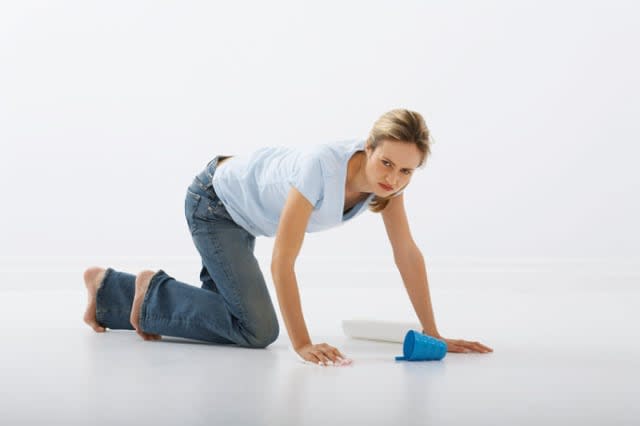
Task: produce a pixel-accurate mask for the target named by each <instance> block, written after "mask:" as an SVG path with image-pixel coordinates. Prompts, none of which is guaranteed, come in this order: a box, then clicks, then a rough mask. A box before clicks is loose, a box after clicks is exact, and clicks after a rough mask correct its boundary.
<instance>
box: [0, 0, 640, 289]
mask: <svg viewBox="0 0 640 426" xmlns="http://www.w3.org/2000/svg"><path fill="white" fill-rule="evenodd" d="M637 22H638V6H637V4H635V3H634V2H631V1H629V2H621V1H617V2H610V1H609V2H575V3H573V2H557V1H553V2H539V1H529V2H507V1H503V2H471V1H469V2H439V1H388V2H382V1H361V2H355V1H354V2H345V1H323V2H313V3H311V2H298V1H270V2H261V1H254V2H224V3H222V2H220V3H216V2H193V1H191V2H190V1H181V2H157V1H137V2H125V1H120V2H91V1H63V2H48V1H20V2H17V1H16V2H11V3H8V2H3V3H2V5H1V6H0V142H1V147H2V148H1V151H0V173H1V174H0V190H1V193H2V199H3V203H2V220H1V222H0V234H1V236H2V237H1V239H0V256H2V257H3V258H4V259H14V260H15V259H23V260H24V259H26V260H27V261H28V260H29V259H59V258H74V257H76V258H77V257H80V256H82V257H84V258H93V257H96V258H97V257H103V258H109V257H114V258H115V257H121V258H122V257H124V258H126V257H128V256H131V257H133V256H148V257H150V258H154V257H175V258H191V259H193V260H194V261H196V262H197V260H198V257H197V252H196V250H195V248H194V247H193V244H192V242H191V238H190V235H189V232H188V229H187V226H186V221H185V219H184V210H183V209H184V195H185V190H186V187H187V186H188V185H189V183H190V182H191V180H192V178H193V176H194V175H195V174H197V173H198V172H199V171H200V170H201V169H202V168H203V167H204V166H205V164H206V163H207V162H208V161H209V160H210V159H211V158H212V157H213V156H214V155H216V154H234V153H235V154H240V153H246V152H249V151H251V150H253V149H255V148H258V147H261V146H265V145H300V146H302V145H308V144H314V143H323V142H327V141H332V140H337V139H346V138H355V137H366V135H367V133H368V132H369V130H370V128H371V125H372V124H373V122H374V121H375V119H377V118H378V116H380V115H381V114H382V113H384V112H385V111H387V110H389V109H392V108H396V107H404V108H409V109H414V110H417V111H419V112H421V113H422V114H423V115H424V117H425V118H426V120H427V124H428V125H429V127H430V129H431V131H432V134H433V137H434V138H435V140H436V143H435V144H434V146H433V148H432V152H433V155H432V156H431V158H430V159H429V160H428V162H427V166H426V168H425V169H423V170H420V171H418V173H417V174H416V175H415V177H414V180H413V182H412V183H411V185H410V187H409V189H408V190H407V191H406V200H407V201H406V202H407V208H408V213H409V216H410V223H411V227H412V231H413V234H414V237H415V240H416V241H417V242H418V244H419V246H420V248H421V249H422V251H423V252H424V254H425V256H427V257H428V258H429V257H434V258H438V257H443V258H444V257H450V258H468V257H470V258H489V259H492V258H496V259H525V258H526V259H529V258H544V259H554V260H560V261H562V260H563V259H576V258H580V259H585V258H586V259H631V261H632V262H634V260H633V259H637V258H638V256H640V227H639V226H638V224H637V222H636V221H637V217H640V197H638V193H640V191H639V190H640V172H638V167H637V163H638V159H639V158H640V147H639V146H638V133H639V130H640V124H639V123H640V121H639V120H638V112H639V111H640V105H639V103H640V101H639V99H640V84H639V83H638V75H640V65H639V60H638V54H637V46H638V44H637V42H638V40H639V39H640V27H638V25H637ZM271 244H272V240H270V239H266V238H259V239H258V246H257V255H258V256H259V258H260V260H261V261H262V262H265V261H268V258H269V256H270V248H271ZM303 254H304V255H305V256H307V257H311V258H312V257H314V256H315V257H318V258H322V256H329V255H330V256H336V257H340V256H347V258H348V257H349V256H359V257H361V258H364V259H376V258H381V259H382V258H384V259H388V258H389V256H388V255H389V254H390V251H389V246H388V243H387V242H386V236H385V233H384V228H383V226H382V221H381V219H380V217H379V215H377V214H372V213H369V212H367V213H365V214H363V215H362V216H360V217H359V218H358V219H357V220H356V221H354V222H352V223H350V224H348V225H346V226H343V227H339V228H336V229H333V230H330V231H328V232H324V233H321V234H307V238H306V242H305V247H304V248H303ZM636 265H637V264H636ZM3 284H4V283H3Z"/></svg>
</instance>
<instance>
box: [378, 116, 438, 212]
mask: <svg viewBox="0 0 640 426" xmlns="http://www.w3.org/2000/svg"><path fill="white" fill-rule="evenodd" d="M385 140H392V141H400V142H404V143H412V144H415V145H416V146H417V147H418V149H419V150H420V152H421V153H422V158H421V159H420V163H419V164H418V167H420V168H422V167H423V166H424V163H425V161H426V160H427V157H428V156H429V154H431V144H432V142H433V141H432V139H431V135H430V132H429V129H428V128H427V124H426V123H425V121H424V118H422V115H420V114H419V113H417V112H415V111H409V110H407V109H393V110H391V111H388V112H386V113H384V114H383V115H382V116H381V117H380V118H378V120H377V121H376V122H375V123H374V124H373V128H372V129H371V131H370V132H369V137H368V138H367V146H368V147H370V148H371V150H372V152H373V151H375V149H376V148H377V147H378V145H380V144H381V143H382V142H384V141H385ZM405 186H406V185H405ZM404 188H405V187H404V186H403V187H402V188H400V189H398V191H396V192H394V193H393V194H391V195H390V196H388V197H378V196H377V195H376V196H374V197H373V199H372V200H371V202H370V203H369V210H371V211H372V212H374V213H378V212H381V211H382V210H384V208H385V207H387V204H389V200H391V198H393V197H394V196H395V195H396V194H397V193H398V192H400V191H402V190H403V189H404Z"/></svg>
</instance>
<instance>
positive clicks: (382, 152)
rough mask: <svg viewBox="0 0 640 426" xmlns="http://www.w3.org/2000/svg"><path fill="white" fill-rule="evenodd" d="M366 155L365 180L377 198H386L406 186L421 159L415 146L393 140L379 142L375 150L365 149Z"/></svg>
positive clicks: (420, 154)
mask: <svg viewBox="0 0 640 426" xmlns="http://www.w3.org/2000/svg"><path fill="white" fill-rule="evenodd" d="M366 153H367V166H366V176H367V180H368V182H369V185H370V187H371V189H372V192H373V193H374V194H375V195H377V196H379V197H388V196H390V195H392V194H393V193H395V192H398V191H399V190H400V189H401V188H404V187H405V186H406V185H408V184H409V181H410V180H411V176H412V175H413V173H414V172H415V169H416V168H417V167H418V165H419V164H420V159H421V158H422V153H421V152H420V150H419V149H418V147H417V146H416V144H414V143H407V142H401V141H394V140H385V141H384V142H380V143H379V144H378V146H377V147H376V149H375V150H371V148H369V147H367V148H366Z"/></svg>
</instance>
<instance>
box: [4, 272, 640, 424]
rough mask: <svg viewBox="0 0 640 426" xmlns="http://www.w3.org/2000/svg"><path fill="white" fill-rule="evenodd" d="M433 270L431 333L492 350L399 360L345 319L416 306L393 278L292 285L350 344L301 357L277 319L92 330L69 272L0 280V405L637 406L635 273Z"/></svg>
mask: <svg viewBox="0 0 640 426" xmlns="http://www.w3.org/2000/svg"><path fill="white" fill-rule="evenodd" d="M167 270H170V268H167ZM434 276H435V278H434ZM434 276H432V277H431V282H432V284H431V287H432V296H433V301H434V307H435V312H436V318H437V323H438V326H439V328H440V331H441V333H442V334H443V335H446V336H447V337H451V338H464V339H469V340H478V341H480V342H482V343H484V344H486V345H488V346H491V347H492V348H494V350H495V352H494V353H492V354H488V355H480V354H448V355H447V356H446V357H445V358H444V360H442V361H440V362H417V363H408V362H396V361H395V360H394V356H396V355H399V354H401V351H402V349H401V345H400V344H392V343H380V342H372V341H362V340H353V339H348V338H346V337H345V336H344V335H343V334H342V332H341V329H340V321H341V320H342V319H345V318H381V319H394V320H415V316H413V312H412V311H411V305H410V302H409V300H408V298H407V296H406V294H405V293H404V289H403V288H402V285H401V284H399V285H398V286H397V287H395V288H394V287H391V286H384V287H383V286H376V282H375V281H373V282H369V283H367V285H368V287H367V286H360V287H344V288H338V287H335V286H334V287H327V288H322V287H321V286H310V287H309V288H306V287H304V286H301V290H300V292H301V298H302V303H303V307H304V310H305V318H306V321H307V326H308V327H309V330H310V333H311V335H312V338H313V339H314V341H315V342H316V343H320V342H327V343H329V344H332V345H334V346H336V347H338V348H339V349H340V350H341V351H343V352H344V353H345V354H346V355H348V356H350V357H351V358H352V359H353V360H354V363H353V365H352V366H349V367H340V368H323V367H316V366H312V365H305V364H303V363H301V362H300V361H299V360H298V359H297V358H296V356H295V355H294V354H293V352H292V351H291V349H290V348H289V340H288V336H287V333H286V330H285V328H284V325H283V323H282V321H281V324H282V330H281V335H280V338H279V339H278V341H277V342H276V343H274V344H273V345H271V346H269V347H268V348H267V349H257V350H252V349H243V348H237V347H224V346H215V345H210V344H205V343H200V342H195V341H188V340H184V339H178V338H166V337H165V338H164V339H163V340H162V341H159V342H145V341H142V340H141V339H140V338H139V337H138V336H137V335H136V334H135V333H134V332H130V331H118V330H116V331H113V330H109V331H107V332H106V333H103V334H96V333H94V332H93V331H92V330H91V329H89V328H88V327H86V326H85V325H84V324H83V323H82V321H81V316H82V312H83V307H84V303H85V294H84V293H83V291H82V290H81V289H80V287H81V283H78V287H79V289H78V290H75V289H73V290H72V289H69V288H68V287H65V286H64V285H61V286H59V288H61V289H60V290H53V288H56V283H55V282H52V283H50V284H51V288H52V290H43V289H38V290H34V291H30V290H26V289H23V290H2V291H0V341H1V342H2V351H0V377H1V380H0V393H1V394H2V398H1V399H0V419H3V421H2V423H4V424H45V423H46V424H51V423H53V424H64V425H86V424H92V425H113V424H131V423H133V422H134V421H135V422H136V423H139V422H143V423H144V424H154V425H176V424H185V425H211V424H229V425H236V424H237V425H240V424H242V425H244V424H251V425H327V424H345V425H361V424H362V425H390V424H395V425H440V424H448V425H457V424H460V425H469V424H476V425H477V424H482V425H502V424H504V425H516V424H517V425H529V424H530V425H534V424H536V425H537V424H574V422H576V423H577V422H579V423H580V424H583V425H584V424H587V425H590V424H593V425H595V424H638V422H640V408H638V405H637V404H636V402H637V383H638V381H639V379H640V373H639V372H640V356H639V355H640V343H639V341H638V339H637V338H636V336H637V334H638V333H637V324H638V323H640V321H639V320H640V314H638V300H639V297H638V296H640V287H638V285H637V284H638V283H639V281H638V274H631V275H629V274H622V275H620V276H615V275H611V274H609V275H606V276H605V275H600V276H590V277H589V279H588V280H587V279H582V278H580V277H579V278H580V279H576V277H577V275H575V274H572V273H569V272H566V271H565V272H564V273H553V274H551V273H549V274H547V275H545V276H544V277H543V276H541V275H539V276H537V278H536V272H535V271H529V272H528V273H526V274H523V273H522V271H520V272H514V271H500V270H492V271H490V272H487V271H484V273H483V274H477V273H469V274H468V275H465V273H463V272H459V273H455V272H451V274H449V275H447V274H444V273H440V274H438V273H435V274H434ZM5 278H7V277H6V276H5V277H3V279H5ZM270 290H273V289H272V288H271V289H270ZM272 296H273V298H274V300H275V294H274V293H272Z"/></svg>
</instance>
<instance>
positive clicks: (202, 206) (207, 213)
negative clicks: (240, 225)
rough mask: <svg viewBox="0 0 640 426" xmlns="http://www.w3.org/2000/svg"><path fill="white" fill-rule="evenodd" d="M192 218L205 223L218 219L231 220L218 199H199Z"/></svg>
mask: <svg viewBox="0 0 640 426" xmlns="http://www.w3.org/2000/svg"><path fill="white" fill-rule="evenodd" d="M193 217H195V218H197V219H200V220H205V221H209V222H212V221H218V220H220V219H231V216H229V212H227V208H226V207H225V206H224V204H223V203H222V201H221V200H220V198H218V197H217V196H216V197H214V198H209V197H201V199H200V200H199V203H198V205H197V207H196V209H195V210H194V212H193Z"/></svg>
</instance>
